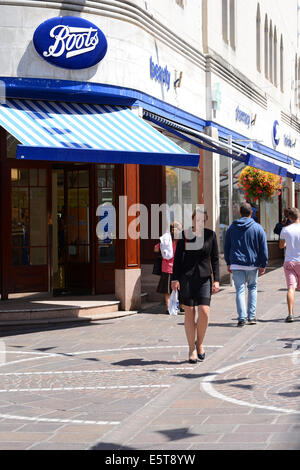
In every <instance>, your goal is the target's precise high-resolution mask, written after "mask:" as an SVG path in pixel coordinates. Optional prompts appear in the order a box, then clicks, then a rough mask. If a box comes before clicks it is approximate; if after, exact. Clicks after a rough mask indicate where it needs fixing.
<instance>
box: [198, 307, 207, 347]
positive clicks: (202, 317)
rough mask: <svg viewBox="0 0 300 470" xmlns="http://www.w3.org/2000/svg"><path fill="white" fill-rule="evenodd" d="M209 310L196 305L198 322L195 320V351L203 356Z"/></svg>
mask: <svg viewBox="0 0 300 470" xmlns="http://www.w3.org/2000/svg"><path fill="white" fill-rule="evenodd" d="M209 310H210V307H209V306H208V305H198V320H197V325H196V329H197V349H198V353H199V354H204V352H205V351H204V347H203V341H204V337H205V333H206V330H207V327H208V322H209Z"/></svg>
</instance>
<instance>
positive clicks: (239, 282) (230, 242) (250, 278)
mask: <svg viewBox="0 0 300 470" xmlns="http://www.w3.org/2000/svg"><path fill="white" fill-rule="evenodd" d="M240 214H241V218H240V219H239V220H235V221H234V222H233V223H232V224H231V225H230V227H229V229H228V230H227V232H226V237H225V246H224V256H225V261H226V264H227V270H228V272H230V273H232V277H233V282H234V285H235V289H236V306H237V311H238V325H237V326H244V325H245V324H246V320H247V318H248V322H249V324H250V325H255V323H256V302H257V279H258V274H264V273H265V268H266V265H267V262H268V247H267V238H266V234H265V232H264V230H263V228H262V227H261V225H259V224H258V223H257V222H255V220H254V219H253V218H251V215H252V208H251V205H250V204H248V203H244V204H242V205H241V207H240ZM246 286H247V287H248V308H247V311H246V306H245V297H246V295H245V294H246Z"/></svg>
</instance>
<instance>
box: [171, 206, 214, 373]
mask: <svg viewBox="0 0 300 470" xmlns="http://www.w3.org/2000/svg"><path fill="white" fill-rule="evenodd" d="M192 220H193V226H192V227H191V228H190V229H189V230H188V231H186V232H184V231H183V232H182V238H181V239H180V240H179V241H178V243H177V247H176V252H175V258H174V266H173V274H172V289H174V290H177V289H178V290H180V299H181V303H182V305H183V308H184V310H185V320H184V326H185V333H186V337H187V341H188V345H189V362H190V363H191V364H195V363H196V362H197V357H198V359H199V360H200V361H203V360H204V358H205V351H204V347H203V340H204V337H205V333H206V329H207V326H208V321H209V311H210V300H211V294H214V293H216V292H218V291H219V250H218V243H217V238H216V234H215V232H213V231H212V230H209V229H207V228H204V224H205V221H206V220H207V213H206V212H205V211H203V209H200V208H197V209H196V210H195V211H194V212H193V216H192ZM212 276H213V279H212ZM195 307H198V319H197V323H195ZM196 338H197V342H196V343H195V339H196Z"/></svg>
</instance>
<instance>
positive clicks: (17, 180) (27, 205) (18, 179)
mask: <svg viewBox="0 0 300 470" xmlns="http://www.w3.org/2000/svg"><path fill="white" fill-rule="evenodd" d="M11 185H12V208H11V210H12V264H13V265H14V266H26V265H29V266H40V265H46V264H47V188H46V170H44V169H37V168H35V169H30V170H29V169H27V168H26V169H23V168H12V169H11Z"/></svg>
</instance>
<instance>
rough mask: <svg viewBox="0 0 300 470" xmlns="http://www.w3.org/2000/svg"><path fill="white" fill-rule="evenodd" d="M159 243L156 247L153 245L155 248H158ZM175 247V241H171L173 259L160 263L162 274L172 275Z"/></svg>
mask: <svg viewBox="0 0 300 470" xmlns="http://www.w3.org/2000/svg"><path fill="white" fill-rule="evenodd" d="M159 245H160V244H159V243H157V245H155V248H157V247H158V248H159ZM176 245H177V240H173V258H171V259H164V258H163V260H162V263H161V271H162V272H163V273H168V274H172V272H173V263H174V256H175V250H176Z"/></svg>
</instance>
